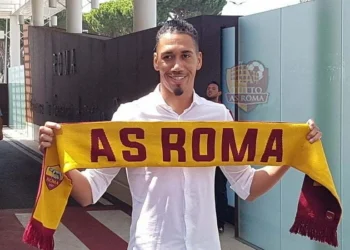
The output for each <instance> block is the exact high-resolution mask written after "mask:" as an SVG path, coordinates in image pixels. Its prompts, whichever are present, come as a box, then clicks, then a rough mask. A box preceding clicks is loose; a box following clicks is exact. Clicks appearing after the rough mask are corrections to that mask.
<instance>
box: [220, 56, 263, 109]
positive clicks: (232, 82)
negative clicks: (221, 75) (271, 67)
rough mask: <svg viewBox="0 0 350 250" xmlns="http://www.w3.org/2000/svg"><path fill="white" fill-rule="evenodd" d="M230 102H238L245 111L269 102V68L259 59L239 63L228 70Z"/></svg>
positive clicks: (227, 96)
mask: <svg viewBox="0 0 350 250" xmlns="http://www.w3.org/2000/svg"><path fill="white" fill-rule="evenodd" d="M226 84H227V88H228V90H229V93H227V94H226V98H227V100H228V102H230V103H235V104H238V107H240V108H241V109H242V110H244V111H245V112H249V111H251V110H253V109H255V108H256V107H257V106H258V105H259V104H264V103H267V101H268V99H269V93H268V92H267V85H268V69H267V68H266V67H265V66H264V65H263V64H262V63H261V62H259V61H250V62H248V63H246V64H239V65H237V66H235V67H232V68H229V69H227V70H226Z"/></svg>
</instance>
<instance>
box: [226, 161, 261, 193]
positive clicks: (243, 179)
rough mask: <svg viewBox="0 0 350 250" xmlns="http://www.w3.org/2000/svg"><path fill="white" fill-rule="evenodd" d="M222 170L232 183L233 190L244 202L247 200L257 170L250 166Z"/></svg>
mask: <svg viewBox="0 0 350 250" xmlns="http://www.w3.org/2000/svg"><path fill="white" fill-rule="evenodd" d="M220 168H221V170H222V172H223V173H224V175H225V176H226V178H227V181H228V182H229V183H230V185H231V186H230V187H231V189H232V190H233V191H235V192H236V193H237V195H238V196H239V197H240V198H242V199H243V200H245V199H247V198H248V196H249V195H250V187H251V185H252V182H253V177H254V173H255V171H256V170H255V169H254V168H252V167H251V166H249V165H246V166H225V167H220Z"/></svg>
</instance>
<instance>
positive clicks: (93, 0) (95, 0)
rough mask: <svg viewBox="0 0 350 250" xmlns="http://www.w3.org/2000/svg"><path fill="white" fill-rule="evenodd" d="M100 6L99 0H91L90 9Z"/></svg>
mask: <svg viewBox="0 0 350 250" xmlns="http://www.w3.org/2000/svg"><path fill="white" fill-rule="evenodd" d="M99 7H100V0H91V9H98V8H99Z"/></svg>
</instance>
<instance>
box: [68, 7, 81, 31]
mask: <svg viewBox="0 0 350 250" xmlns="http://www.w3.org/2000/svg"><path fill="white" fill-rule="evenodd" d="M66 25H67V27H66V29H67V32H69V33H82V32H83V11H82V0H74V1H73V0H70V1H66Z"/></svg>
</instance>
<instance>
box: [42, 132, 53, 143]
mask: <svg viewBox="0 0 350 250" xmlns="http://www.w3.org/2000/svg"><path fill="white" fill-rule="evenodd" d="M40 142H50V143H51V142H52V136H49V135H47V134H41V135H40Z"/></svg>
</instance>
